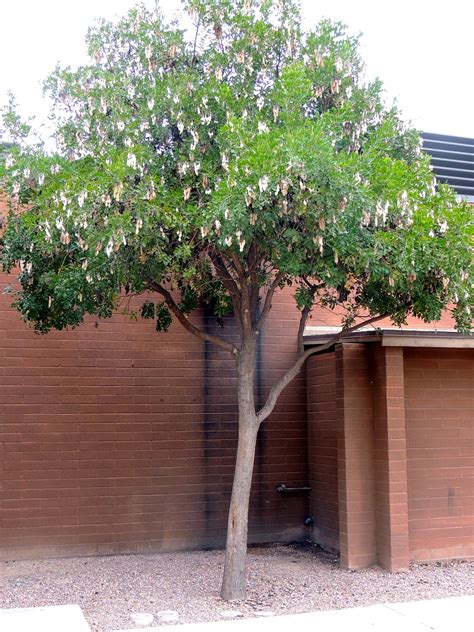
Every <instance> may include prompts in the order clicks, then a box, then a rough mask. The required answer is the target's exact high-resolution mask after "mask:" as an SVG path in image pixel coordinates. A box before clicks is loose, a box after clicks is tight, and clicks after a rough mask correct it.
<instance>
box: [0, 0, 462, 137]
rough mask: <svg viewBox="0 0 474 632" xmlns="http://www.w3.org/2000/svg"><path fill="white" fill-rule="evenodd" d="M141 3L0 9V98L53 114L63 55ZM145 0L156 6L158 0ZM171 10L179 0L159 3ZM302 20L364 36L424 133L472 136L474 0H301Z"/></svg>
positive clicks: (60, 2)
mask: <svg viewBox="0 0 474 632" xmlns="http://www.w3.org/2000/svg"><path fill="white" fill-rule="evenodd" d="M133 4H134V0H76V1H74V2H73V1H72V0H16V1H15V2H4V3H3V6H2V8H1V9H0V18H1V21H2V35H1V37H0V105H3V104H4V103H5V102H6V100H7V92H8V90H11V91H12V92H13V93H14V94H15V95H16V97H17V100H18V102H19V104H20V106H21V110H20V111H21V112H22V114H23V115H28V116H29V115H32V114H36V115H37V117H38V118H39V119H40V120H44V119H45V118H46V116H47V111H48V104H47V102H46V101H45V100H44V99H43V98H42V89H41V82H42V80H43V79H44V78H45V77H46V76H47V75H48V73H49V72H50V71H51V70H53V68H54V67H55V65H56V63H57V62H58V61H59V62H60V64H61V65H71V66H75V65H77V64H80V63H84V62H85V61H86V60H87V57H86V53H85V44H84V35H85V32H86V30H87V27H88V26H89V25H91V24H92V23H93V22H94V20H95V19H96V18H98V17H106V18H114V17H116V16H120V15H122V14H124V13H125V12H126V11H127V10H128V9H129V8H130V7H131V6H133ZM145 4H148V5H151V6H154V4H155V0H147V1H146V2H145ZM160 4H161V6H162V7H163V9H164V10H166V12H167V13H169V12H174V11H180V10H181V2H180V0H166V1H164V0H161V2H160ZM302 8H303V16H304V25H305V26H308V27H310V26H311V25H312V24H314V23H316V22H317V21H318V20H319V19H321V18H322V17H328V18H332V19H336V20H340V21H342V22H344V23H345V24H346V25H347V26H348V28H349V32H351V33H353V34H356V33H362V41H361V54H362V57H363V59H364V60H365V62H366V66H367V77H369V78H374V77H379V78H381V79H382V81H383V83H384V86H385V89H386V99H387V101H388V103H391V102H392V101H393V100H394V99H396V101H397V104H398V106H399V107H400V108H401V110H402V112H403V115H404V118H405V120H407V121H410V122H411V123H412V124H413V125H414V126H415V127H417V128H418V129H420V130H423V131H429V132H436V133H440V134H452V135H457V136H466V137H470V138H474V113H473V110H474V63H473V62H474V46H473V44H472V25H473V23H474V20H473V19H474V2H473V1H472V0H450V1H449V2H447V1H446V0H442V1H441V0H391V1H390V2H388V1H387V0H302Z"/></svg>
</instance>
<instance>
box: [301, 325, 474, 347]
mask: <svg viewBox="0 0 474 632" xmlns="http://www.w3.org/2000/svg"><path fill="white" fill-rule="evenodd" d="M318 330H319V331H318ZM340 331H341V328H340V327H334V328H332V327H321V328H318V327H311V328H310V330H309V331H308V330H307V331H306V332H305V334H304V344H305V346H306V347H311V346H317V345H323V344H327V343H328V342H331V340H332V339H333V338H334V336H335V335H336V334H338V333H339V332H340ZM342 342H344V343H349V344H350V343H355V342H371V343H373V342H380V343H381V345H382V346H383V347H420V348H421V347H424V348H445V349H474V336H473V335H470V334H461V333H459V332H458V331H455V330H454V329H444V330H443V329H437V330H435V329H360V330H358V331H354V332H353V333H351V334H348V335H347V336H345V337H344V340H343V341H342Z"/></svg>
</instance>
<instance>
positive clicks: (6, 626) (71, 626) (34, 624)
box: [0, 605, 90, 632]
mask: <svg viewBox="0 0 474 632" xmlns="http://www.w3.org/2000/svg"><path fill="white" fill-rule="evenodd" d="M0 631H1V632H90V628H89V625H88V624H87V621H86V620H85V618H84V615H83V614H82V610H81V609H80V608H79V606H77V605H68V606H44V607H40V608H4V609H0Z"/></svg>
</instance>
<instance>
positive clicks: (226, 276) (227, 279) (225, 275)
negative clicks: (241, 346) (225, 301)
mask: <svg viewBox="0 0 474 632" xmlns="http://www.w3.org/2000/svg"><path fill="white" fill-rule="evenodd" d="M208 255H209V258H210V260H211V262H212V264H213V265H214V268H215V270H216V273H217V276H218V278H219V280H220V281H221V282H222V285H223V286H224V287H225V288H226V290H227V291H228V292H229V295H230V297H231V299H232V305H233V307H234V316H235V319H236V321H237V325H238V326H239V329H240V332H241V333H243V330H242V314H241V312H242V298H241V294H240V290H239V286H238V285H237V282H236V281H235V279H234V278H233V276H232V275H231V273H230V272H229V270H228V268H227V266H226V264H225V261H224V259H223V258H222V256H220V254H219V253H217V252H208Z"/></svg>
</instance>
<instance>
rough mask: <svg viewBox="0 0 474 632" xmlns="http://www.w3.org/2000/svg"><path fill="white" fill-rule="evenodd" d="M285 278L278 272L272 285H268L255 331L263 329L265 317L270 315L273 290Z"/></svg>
mask: <svg viewBox="0 0 474 632" xmlns="http://www.w3.org/2000/svg"><path fill="white" fill-rule="evenodd" d="M284 278H285V274H284V273H283V272H279V273H278V274H277V275H276V277H275V278H274V279H273V282H272V284H271V285H270V287H269V288H268V290H267V294H266V296H265V301H264V303H263V308H262V312H261V314H260V316H259V319H258V321H257V325H256V329H257V331H260V330H261V328H262V327H263V324H264V322H265V321H266V320H267V316H268V314H269V313H270V310H271V308H272V299H273V295H274V294H275V290H276V289H277V287H278V285H279V283H280V282H281V281H282V280H283V279H284Z"/></svg>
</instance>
